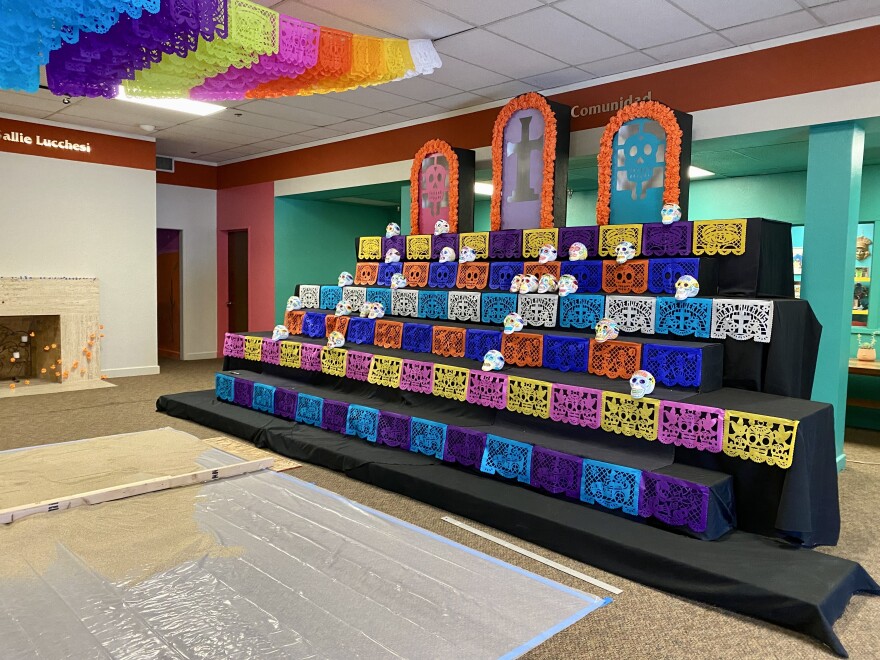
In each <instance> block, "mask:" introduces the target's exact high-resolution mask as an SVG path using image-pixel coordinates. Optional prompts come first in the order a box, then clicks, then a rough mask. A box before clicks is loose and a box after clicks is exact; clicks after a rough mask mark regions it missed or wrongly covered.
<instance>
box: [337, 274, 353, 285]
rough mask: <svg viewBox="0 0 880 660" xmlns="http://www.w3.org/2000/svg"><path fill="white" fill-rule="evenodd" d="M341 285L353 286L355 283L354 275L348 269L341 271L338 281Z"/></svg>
mask: <svg viewBox="0 0 880 660" xmlns="http://www.w3.org/2000/svg"><path fill="white" fill-rule="evenodd" d="M336 283H337V284H338V285H339V286H351V285H352V284H354V277H352V276H351V273H349V272H348V271H347V270H344V271H342V272H341V273H339V279H338V280H337V281H336Z"/></svg>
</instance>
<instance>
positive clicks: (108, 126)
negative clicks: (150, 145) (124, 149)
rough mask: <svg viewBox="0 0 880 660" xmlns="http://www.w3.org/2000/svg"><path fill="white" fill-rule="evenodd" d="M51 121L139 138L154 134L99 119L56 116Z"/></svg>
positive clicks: (138, 128) (136, 127)
mask: <svg viewBox="0 0 880 660" xmlns="http://www.w3.org/2000/svg"><path fill="white" fill-rule="evenodd" d="M52 121H58V122H61V123H64V124H71V125H73V126H82V127H83V128H85V129H89V128H99V129H101V130H104V131H113V132H114V133H123V134H125V135H134V136H139V137H154V136H155V134H154V133H148V132H147V131H144V130H142V129H141V128H140V127H139V126H131V125H129V124H116V123H114V122H110V121H101V120H100V119H92V118H91V117H64V116H62V115H58V116H56V117H54V118H52Z"/></svg>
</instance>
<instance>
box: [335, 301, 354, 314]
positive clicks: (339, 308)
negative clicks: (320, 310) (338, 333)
mask: <svg viewBox="0 0 880 660" xmlns="http://www.w3.org/2000/svg"><path fill="white" fill-rule="evenodd" d="M351 312H352V307H351V303H350V302H348V301H347V300H340V301H339V302H338V303H336V311H335V312H334V314H335V315H336V316H349V315H351Z"/></svg>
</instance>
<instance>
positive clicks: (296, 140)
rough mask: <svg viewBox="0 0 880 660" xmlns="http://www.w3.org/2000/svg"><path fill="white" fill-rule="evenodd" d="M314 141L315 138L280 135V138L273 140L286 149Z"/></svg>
mask: <svg viewBox="0 0 880 660" xmlns="http://www.w3.org/2000/svg"><path fill="white" fill-rule="evenodd" d="M314 141H315V138H310V137H306V136H304V135H282V136H281V137H280V138H275V142H280V143H281V144H284V145H286V146H288V147H296V146H298V145H300V144H305V143H306V142H314Z"/></svg>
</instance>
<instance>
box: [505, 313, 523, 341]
mask: <svg viewBox="0 0 880 660" xmlns="http://www.w3.org/2000/svg"><path fill="white" fill-rule="evenodd" d="M524 327H526V322H525V321H523V317H522V316H520V315H519V314H517V313H516V312H511V313H510V314H508V315H507V316H505V317H504V334H505V335H509V334H513V333H514V332H519V331H520V330H522V329H523V328H524Z"/></svg>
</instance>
